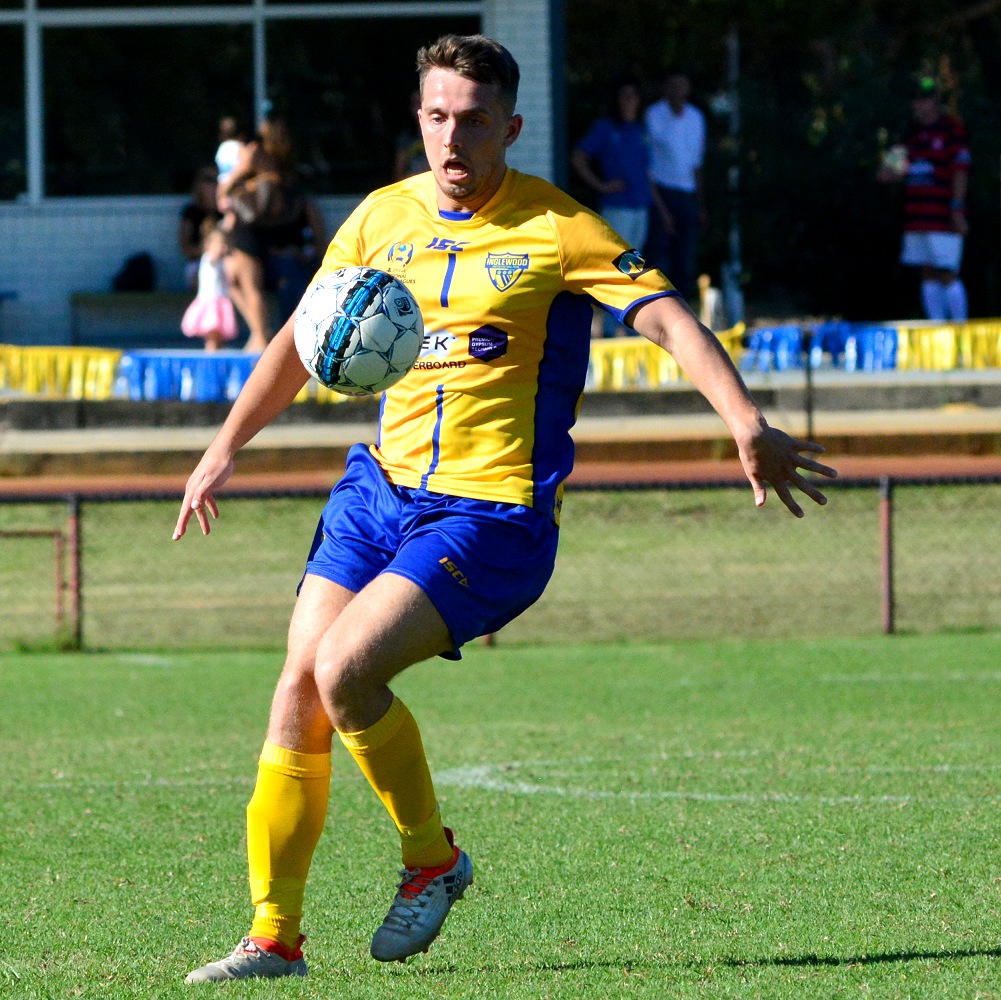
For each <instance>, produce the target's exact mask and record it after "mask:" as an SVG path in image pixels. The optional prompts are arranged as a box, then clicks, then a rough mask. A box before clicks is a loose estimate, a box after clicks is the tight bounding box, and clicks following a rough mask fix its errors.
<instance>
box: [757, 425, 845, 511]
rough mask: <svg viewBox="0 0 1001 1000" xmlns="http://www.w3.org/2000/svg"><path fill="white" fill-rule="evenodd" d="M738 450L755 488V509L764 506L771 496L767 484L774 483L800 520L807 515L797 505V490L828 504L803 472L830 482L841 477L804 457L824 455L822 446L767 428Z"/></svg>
mask: <svg viewBox="0 0 1001 1000" xmlns="http://www.w3.org/2000/svg"><path fill="white" fill-rule="evenodd" d="M738 451H739V454H740V463H741V465H743V467H744V472H745V474H746V475H747V478H748V479H749V480H750V482H751V486H752V487H753V489H754V505H755V507H762V506H764V503H765V500H766V498H767V495H768V491H767V488H766V486H767V484H771V486H772V487H773V488H774V490H775V492H776V493H777V494H778V497H779V499H780V500H781V501H782V503H784V504H785V505H786V507H788V508H789V510H790V511H791V512H792V513H793V514H794V515H795V516H796V517H802V516H803V508H802V507H800V505H799V504H798V503H797V502H796V499H795V497H794V496H793V493H792V490H793V488H795V489H797V490H800V491H801V492H802V493H805V494H806V495H807V496H808V497H809V498H810V499H811V500H812V501H813V502H814V503H818V504H821V505H823V504H826V503H827V497H826V496H824V494H823V493H821V492H820V490H818V489H817V487H816V486H814V484H813V483H812V482H810V480H808V479H806V478H805V477H804V476H803V475H802V474H801V473H800V471H799V470H800V469H803V470H805V471H806V472H813V473H816V474H817V475H820V476H826V477H827V478H828V479H836V478H837V475H838V473H837V470H836V469H833V468H831V466H829V465H822V464H821V463H820V462H817V461H815V460H814V459H812V458H809V457H807V456H806V455H804V454H803V452H812V453H814V454H820V453H822V452H823V451H824V448H823V446H822V445H819V444H817V443H816V442H814V441H800V440H797V439H796V438H793V437H790V436H789V435H788V434H786V433H785V431H780V430H778V429H777V428H775V427H768V426H767V425H766V426H765V427H764V429H763V430H760V431H759V432H758V433H756V434H754V435H752V436H751V437H750V439H749V440H748V441H747V443H746V444H741V443H740V442H738Z"/></svg>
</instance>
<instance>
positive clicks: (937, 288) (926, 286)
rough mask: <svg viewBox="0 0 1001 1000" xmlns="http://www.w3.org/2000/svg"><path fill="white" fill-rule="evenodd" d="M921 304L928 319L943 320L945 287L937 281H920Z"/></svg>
mask: <svg viewBox="0 0 1001 1000" xmlns="http://www.w3.org/2000/svg"><path fill="white" fill-rule="evenodd" d="M921 304H922V305H923V306H924V309H925V315H926V316H927V317H928V318H929V319H945V285H943V284H942V283H941V282H939V281H922V282H921Z"/></svg>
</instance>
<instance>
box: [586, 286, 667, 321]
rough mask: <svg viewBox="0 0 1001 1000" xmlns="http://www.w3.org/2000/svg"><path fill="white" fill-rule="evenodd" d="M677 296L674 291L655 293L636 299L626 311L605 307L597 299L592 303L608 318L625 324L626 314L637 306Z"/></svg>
mask: <svg viewBox="0 0 1001 1000" xmlns="http://www.w3.org/2000/svg"><path fill="white" fill-rule="evenodd" d="M679 294H680V293H679V292H676V291H670V292H655V293H654V294H653V295H645V296H643V298H641V299H636V301H635V302H630V303H629V306H628V308H626V309H615V308H614V307H613V306H606V305H605V303H604V302H599V301H598V300H597V299H595V300H594V301H595V302H597V304H598V305H599V306H601V308H602V309H604V310H605V312H607V313H608V314H609V315H610V316H613V317H615V319H616V320H617V321H618V322H619V323H625V321H626V314H627V313H629V312H630V311H631V310H633V309H635V308H636V307H637V306H641V305H643V304H644V303H645V302H652V301H653V300H654V299H662V298H665V297H666V296H670V295H673V296H678V295H679Z"/></svg>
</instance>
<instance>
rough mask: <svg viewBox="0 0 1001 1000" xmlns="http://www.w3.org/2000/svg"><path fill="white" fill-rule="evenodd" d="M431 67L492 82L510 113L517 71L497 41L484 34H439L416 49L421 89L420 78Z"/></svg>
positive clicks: (515, 100)
mask: <svg viewBox="0 0 1001 1000" xmlns="http://www.w3.org/2000/svg"><path fill="white" fill-rule="evenodd" d="M433 69H450V70H452V71H453V72H455V73H458V74H459V75H460V76H464V77H467V78H468V79H470V80H475V81H476V82H477V83H487V84H493V85H494V86H496V87H497V89H498V90H499V91H500V96H501V100H502V101H503V102H504V104H505V105H506V106H507V108H508V111H509V112H510V113H511V114H513V113H514V106H515V104H516V103H517V101H518V83H519V81H520V79H521V72H520V70H519V69H518V63H517V62H515V59H514V56H512V55H511V53H510V52H508V50H507V49H506V48H504V46H503V45H501V44H500V42H495V41H494V40H493V39H492V38H487V37H486V36H485V35H442V36H441V38H439V39H438V41H436V42H433V43H432V44H431V45H425V46H424V47H423V48H422V49H421V50H420V51H419V52H418V53H417V72H418V74H420V83H421V92H422V93H423V91H424V80H425V79H426V78H427V75H428V73H430V72H431V70H433Z"/></svg>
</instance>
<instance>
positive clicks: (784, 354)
mask: <svg viewBox="0 0 1001 1000" xmlns="http://www.w3.org/2000/svg"><path fill="white" fill-rule="evenodd" d="M802 353H803V331H802V329H801V328H800V327H798V326H794V325H792V324H789V325H786V326H759V327H756V328H755V329H753V330H751V332H750V334H749V335H748V340H747V349H746V351H745V352H744V355H743V357H742V358H741V361H740V367H741V368H743V369H744V370H745V371H752V370H753V371H759V372H766V371H772V370H774V371H780V372H782V371H788V370H789V369H791V368H801V367H802V366H803V358H802Z"/></svg>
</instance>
